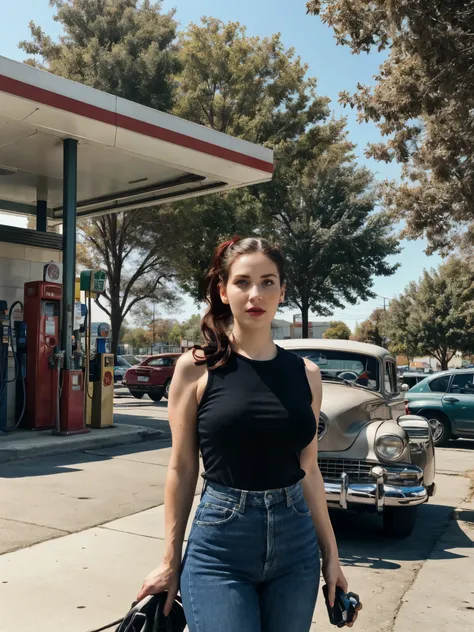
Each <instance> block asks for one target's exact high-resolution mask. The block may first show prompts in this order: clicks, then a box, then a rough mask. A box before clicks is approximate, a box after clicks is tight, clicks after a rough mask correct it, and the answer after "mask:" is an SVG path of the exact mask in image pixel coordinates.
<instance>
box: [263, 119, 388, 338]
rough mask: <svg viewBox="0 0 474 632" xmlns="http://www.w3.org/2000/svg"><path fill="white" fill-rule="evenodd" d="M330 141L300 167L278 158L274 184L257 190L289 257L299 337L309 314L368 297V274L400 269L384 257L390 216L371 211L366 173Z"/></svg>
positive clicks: (373, 199)
mask: <svg viewBox="0 0 474 632" xmlns="http://www.w3.org/2000/svg"><path fill="white" fill-rule="evenodd" d="M333 125H334V123H332V124H330V125H329V126H328V127H327V128H326V130H325V131H326V132H327V131H328V130H329V129H330V128H331V126H333ZM328 145H329V146H326V147H324V145H323V147H321V144H320V146H319V147H316V148H315V149H314V150H313V151H312V152H311V153H310V159H309V160H308V162H307V163H305V164H304V167H300V165H299V164H298V163H296V165H295V164H294V163H291V161H289V162H288V166H286V165H285V162H284V161H283V163H282V165H280V167H279V169H280V171H281V174H280V182H279V183H277V184H276V185H274V186H273V187H270V186H266V187H265V188H264V193H263V194H262V201H263V205H264V209H265V212H266V214H267V216H269V217H270V221H271V227H272V232H273V234H274V236H275V237H276V239H278V240H279V242H280V243H281V245H282V246H283V249H284V251H285V253H286V256H287V259H288V290H287V295H286V300H287V303H288V304H289V305H290V306H296V307H298V309H299V310H300V311H301V314H302V321H303V322H302V325H303V333H302V335H303V337H307V335H308V333H307V332H308V319H309V311H312V312H314V313H317V314H319V315H322V316H329V315H330V314H331V313H332V310H333V309H334V308H339V309H342V308H343V307H344V303H350V304H355V303H357V301H358V300H366V299H368V298H371V297H374V296H375V295H374V293H373V292H372V290H371V287H372V284H373V277H374V276H389V275H390V274H393V272H394V271H395V270H396V269H397V267H398V265H396V264H395V265H392V264H390V263H389V262H388V261H387V257H388V256H390V255H394V254H396V253H398V252H399V247H398V242H397V239H396V238H395V237H393V236H392V234H391V228H392V224H391V220H390V218H389V217H388V215H387V214H386V213H384V212H374V211H375V205H376V201H377V198H376V196H375V194H374V191H373V186H372V176H371V174H370V172H368V171H367V170H366V169H361V168H359V167H357V165H356V164H355V159H354V157H353V155H352V154H351V153H350V152H349V148H347V147H345V146H344V144H343V143H342V142H341V140H340V137H339V136H338V135H336V136H335V137H331V140H330V142H329V143H328ZM322 149H323V151H321V150H322ZM308 153H309V152H308ZM318 154H319V155H318Z"/></svg>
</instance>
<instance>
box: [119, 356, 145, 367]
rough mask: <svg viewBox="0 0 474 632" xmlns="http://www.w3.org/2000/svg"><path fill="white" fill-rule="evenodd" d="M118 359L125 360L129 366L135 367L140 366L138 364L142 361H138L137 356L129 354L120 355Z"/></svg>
mask: <svg viewBox="0 0 474 632" xmlns="http://www.w3.org/2000/svg"><path fill="white" fill-rule="evenodd" d="M120 357H122V358H123V359H124V360H126V361H127V362H128V363H129V365H130V366H135V365H136V364H140V362H141V361H142V360H143V358H141V359H140V358H138V357H137V356H134V355H130V354H127V355H122V356H120Z"/></svg>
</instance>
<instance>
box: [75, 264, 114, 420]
mask: <svg viewBox="0 0 474 632" xmlns="http://www.w3.org/2000/svg"><path fill="white" fill-rule="evenodd" d="M105 284H106V274H105V272H104V271H103V270H83V271H82V272H81V279H80V289H81V290H83V291H84V292H85V293H86V298H87V300H88V309H87V313H88V319H87V327H86V389H85V390H86V415H85V417H86V423H87V424H88V425H90V426H91V427H92V428H111V427H114V426H113V416H114V413H113V406H114V364H115V362H114V355H113V354H112V353H107V340H108V338H109V335H110V325H109V324H108V323H100V325H99V326H98V328H97V338H96V353H95V355H94V356H93V357H91V320H92V319H91V301H92V296H93V295H96V294H101V293H102V292H105V289H106V287H105Z"/></svg>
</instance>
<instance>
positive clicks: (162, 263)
mask: <svg viewBox="0 0 474 632" xmlns="http://www.w3.org/2000/svg"><path fill="white" fill-rule="evenodd" d="M169 212H170V211H169V210H168V209H164V208H163V209H162V208H160V209H159V210H155V209H149V208H146V209H141V210H140V211H129V212H128V213H121V214H111V215H104V216H102V217H100V218H99V219H97V220H93V221H91V220H88V221H85V222H82V223H81V224H80V226H79V239H78V248H77V260H78V263H79V264H81V265H83V266H84V267H86V268H103V269H105V270H106V272H107V290H106V292H105V293H104V294H102V295H100V296H99V297H98V299H96V301H95V302H96V303H97V305H98V306H99V307H100V308H101V309H102V310H103V311H104V312H105V313H106V314H107V315H108V316H109V318H110V323H111V329H112V348H111V352H112V353H114V354H116V353H117V346H118V341H119V339H120V329H121V327H122V324H123V322H124V320H125V319H126V317H127V316H128V315H129V314H130V313H133V310H134V309H136V308H137V306H139V305H141V304H143V303H145V304H146V302H147V301H154V302H159V303H160V304H161V305H162V306H165V307H166V308H167V309H170V308H172V307H173V306H175V305H176V303H177V297H176V293H175V291H174V289H173V287H172V286H171V285H170V283H169V280H170V279H171V278H172V277H173V274H174V271H173V268H172V266H171V264H170V257H169V253H170V251H171V250H173V249H174V239H173V237H174V235H173V232H172V231H171V232H169V233H168V232H166V231H167V230H168V228H167V227H168V226H169V220H168V216H169ZM137 228H138V230H137ZM104 301H105V303H104Z"/></svg>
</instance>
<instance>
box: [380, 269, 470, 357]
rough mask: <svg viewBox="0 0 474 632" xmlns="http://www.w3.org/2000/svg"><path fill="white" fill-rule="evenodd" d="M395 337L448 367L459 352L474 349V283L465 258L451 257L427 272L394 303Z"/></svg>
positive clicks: (396, 341)
mask: <svg viewBox="0 0 474 632" xmlns="http://www.w3.org/2000/svg"><path fill="white" fill-rule="evenodd" d="M389 318H390V322H391V336H392V337H393V341H394V343H395V344H397V343H400V344H402V345H407V346H408V347H409V348H410V349H412V350H416V351H417V352H418V353H419V354H423V355H425V354H426V355H430V356H432V357H433V358H436V359H437V360H438V361H439V363H440V365H441V369H447V368H448V363H449V361H450V360H451V359H452V358H453V357H454V355H455V353H456V352H457V351H459V352H462V353H473V352H474V283H473V280H472V271H471V270H470V268H469V265H467V264H466V263H465V262H464V261H463V260H461V259H458V258H454V257H453V258H451V259H450V260H448V262H447V263H446V264H444V265H442V266H440V267H439V269H438V270H435V271H431V272H427V271H425V272H424V274H423V276H422V278H421V280H420V281H419V282H418V283H415V282H412V283H410V284H409V285H408V287H407V288H406V290H405V292H404V293H403V294H402V295H401V296H400V297H399V299H397V300H393V301H392V302H391V304H390V310H389Z"/></svg>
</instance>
